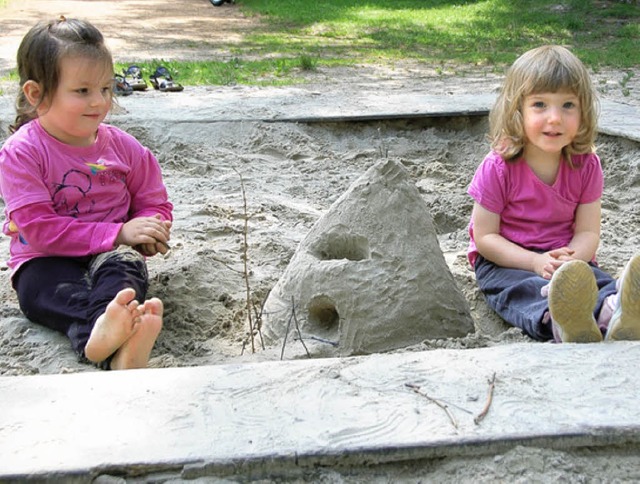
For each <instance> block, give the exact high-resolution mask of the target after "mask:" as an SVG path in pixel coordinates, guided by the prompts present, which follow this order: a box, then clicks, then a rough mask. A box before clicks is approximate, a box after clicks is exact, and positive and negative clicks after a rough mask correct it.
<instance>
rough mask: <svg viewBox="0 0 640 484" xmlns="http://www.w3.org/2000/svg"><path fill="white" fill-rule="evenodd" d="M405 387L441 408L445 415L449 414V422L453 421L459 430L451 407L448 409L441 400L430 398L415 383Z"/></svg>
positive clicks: (407, 384) (406, 384)
mask: <svg viewBox="0 0 640 484" xmlns="http://www.w3.org/2000/svg"><path fill="white" fill-rule="evenodd" d="M404 386H406V387H407V388H410V389H411V390H413V391H414V392H415V393H417V394H418V395H422V396H423V397H424V398H426V399H427V400H429V401H430V402H431V403H435V404H436V405H437V406H438V407H440V408H441V409H442V410H444V411H445V413H446V414H447V417H449V420H450V421H451V424H452V425H453V426H454V427H455V428H456V429H457V428H458V422H456V419H455V418H454V416H453V414H452V413H451V411H450V410H449V407H448V405H447V404H445V403H443V402H442V401H441V400H438V399H437V398H433V397H430V396H429V395H427V394H426V393H424V392H422V391H420V387H419V386H418V385H414V384H413V383H405V384H404Z"/></svg>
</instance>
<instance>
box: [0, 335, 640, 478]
mask: <svg viewBox="0 0 640 484" xmlns="http://www.w3.org/2000/svg"><path fill="white" fill-rule="evenodd" d="M639 365H640V343H623V342H616V343H604V344H593V345H574V344H564V345H553V344H540V343H537V344H536V343H532V344H514V345H505V346H497V347H493V348H483V349H472V350H435V351H429V352H418V353H398V354H388V355H372V356H367V357H356V358H344V359H324V360H299V361H285V362H268V363H252V364H243V365H220V366H210V367H195V368H172V369H158V370H151V369H149V370H134V371H127V372H91V373H79V374H69V375H54V376H28V377H4V378H0V416H1V419H0V456H2V458H1V459H0V480H8V479H26V478H36V479H44V478H47V479H54V478H59V479H61V480H62V479H66V480H68V479H71V478H76V479H90V478H92V477H95V476H96V475H99V474H101V473H107V472H112V473H113V472H117V473H118V474H125V475H132V474H137V475H139V474H144V473H150V472H157V471H160V470H169V469H170V470H172V471H173V472H181V473H182V476H183V477H185V478H186V477H189V478H193V476H200V475H227V474H232V473H234V472H237V470H238V469H239V468H242V469H244V470H246V471H247V472H249V471H251V472H255V473H261V472H265V473H268V472H273V471H275V470H278V471H282V470H284V471H286V469H287V468H289V469H293V468H296V467H300V466H312V465H318V464H322V465H345V466H346V465H357V464H363V463H368V464H377V463H386V462H398V461H405V460H413V459H420V458H431V457H444V456H458V455H470V454H473V455H477V454H483V455H486V454H492V453H495V452H496V451H500V449H505V448H509V447H511V446H513V445H515V444H518V443H519V444H526V443H530V444H537V445H545V446H552V447H558V448H571V447H579V446H598V445H605V444H607V445H610V444H625V443H639V442H640V406H639V405H638V403H637V402H638V398H637V395H638V394H640V380H638V379H637V378H634V377H633V375H634V374H635V373H636V372H637V368H638V366H639ZM494 374H495V376H496V377H495V389H494V392H493V398H492V402H491V404H490V406H489V410H488V413H487V414H486V417H485V418H484V419H482V420H480V421H479V422H478V423H475V422H474V418H475V417H477V416H478V415H479V414H480V413H481V412H482V410H483V409H484V408H485V407H486V405H487V402H488V392H489V380H490V379H491V378H492V377H493V375H494ZM407 384H410V385H414V386H416V387H417V388H419V392H420V393H417V392H416V391H415V390H414V389H412V388H410V387H408V386H407ZM435 401H437V403H436V402H435ZM445 407H446V408H445Z"/></svg>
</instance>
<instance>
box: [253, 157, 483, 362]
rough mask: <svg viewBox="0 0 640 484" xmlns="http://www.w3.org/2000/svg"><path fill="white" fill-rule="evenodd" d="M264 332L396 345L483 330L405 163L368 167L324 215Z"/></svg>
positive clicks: (332, 344) (338, 350)
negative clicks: (473, 316) (477, 328)
mask: <svg viewBox="0 0 640 484" xmlns="http://www.w3.org/2000/svg"><path fill="white" fill-rule="evenodd" d="M263 318H264V326H263V335H264V337H265V338H266V339H267V341H269V342H277V341H279V340H282V339H283V338H285V336H288V334H289V333H291V332H293V331H295V332H296V335H294V336H295V337H301V338H302V339H303V341H304V340H310V341H315V342H320V343H326V344H325V346H324V348H323V353H325V354H329V355H333V356H349V355H356V354H367V353H374V352H380V351H388V350H393V349H397V348H402V347H406V346H409V345H413V344H417V343H419V342H421V341H422V340H424V339H427V338H429V339H434V338H446V337H459V336H463V335H465V334H468V333H469V332H471V331H473V321H472V319H471V316H470V313H469V309H468V306H467V302H466V300H465V298H464V297H463V295H462V293H461V292H460V291H459V289H458V288H457V286H456V284H455V281H454V279H453V276H452V274H451V273H450V271H449V269H448V267H447V264H446V262H445V259H444V256H443V254H442V251H441V249H440V246H439V244H438V239H437V237H436V233H435V229H434V226H433V222H432V220H431V215H430V214H429V209H428V207H427V205H426V203H425V202H424V200H423V199H422V198H421V196H420V193H419V192H418V190H417V188H416V187H415V185H414V184H413V183H412V182H411V180H410V179H409V176H408V173H407V172H406V170H405V169H404V168H403V167H402V165H400V164H399V163H398V162H396V161H393V160H388V159H387V160H382V161H379V162H377V163H376V164H375V165H374V166H372V167H371V168H370V169H369V170H368V171H366V172H365V173H364V174H363V175H362V176H361V177H360V178H359V179H358V180H356V181H355V182H354V183H353V184H352V185H351V187H350V188H349V189H348V190H347V191H346V192H345V193H344V194H343V195H342V196H341V197H340V198H339V199H338V200H336V202H334V203H333V205H332V206H331V207H330V208H329V210H328V211H327V212H326V213H325V214H324V215H323V216H322V217H321V218H320V219H319V220H318V221H317V222H316V224H315V225H314V226H313V227H312V228H311V230H310V231H309V233H308V234H307V236H306V237H305V238H304V239H303V240H302V242H301V243H300V245H299V247H298V249H297V251H296V253H295V254H294V256H293V258H292V260H291V262H290V263H289V266H288V267H287V269H286V271H285V272H284V274H283V275H282V277H281V278H280V280H279V281H278V283H277V284H276V285H275V287H274V288H273V290H272V291H271V293H270V294H269V297H268V299H267V301H266V303H265V306H264V311H263Z"/></svg>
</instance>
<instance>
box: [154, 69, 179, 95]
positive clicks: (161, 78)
mask: <svg viewBox="0 0 640 484" xmlns="http://www.w3.org/2000/svg"><path fill="white" fill-rule="evenodd" d="M149 80H150V81H151V85H152V86H153V88H154V89H158V90H159V91H164V92H178V91H182V90H183V89H184V87H182V84H179V83H177V82H175V81H174V80H173V77H171V74H170V73H169V71H168V70H167V68H166V67H163V66H160V67H158V68H157V69H156V72H154V73H153V75H152V76H151V77H150V78H149Z"/></svg>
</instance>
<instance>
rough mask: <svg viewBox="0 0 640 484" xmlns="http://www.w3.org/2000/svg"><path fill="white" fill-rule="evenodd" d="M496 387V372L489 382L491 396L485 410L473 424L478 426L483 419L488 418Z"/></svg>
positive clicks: (488, 397) (477, 416)
mask: <svg viewBox="0 0 640 484" xmlns="http://www.w3.org/2000/svg"><path fill="white" fill-rule="evenodd" d="M495 387H496V374H495V372H494V374H493V376H492V377H491V380H489V395H488V396H487V403H485V405H484V408H483V409H482V412H480V413H479V414H478V415H476V417H475V418H474V419H473V423H475V424H476V425H478V424H479V423H480V422H481V421H482V419H483V418H485V417H486V416H487V413H489V408H490V407H491V402H492V401H493V390H494V389H495Z"/></svg>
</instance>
